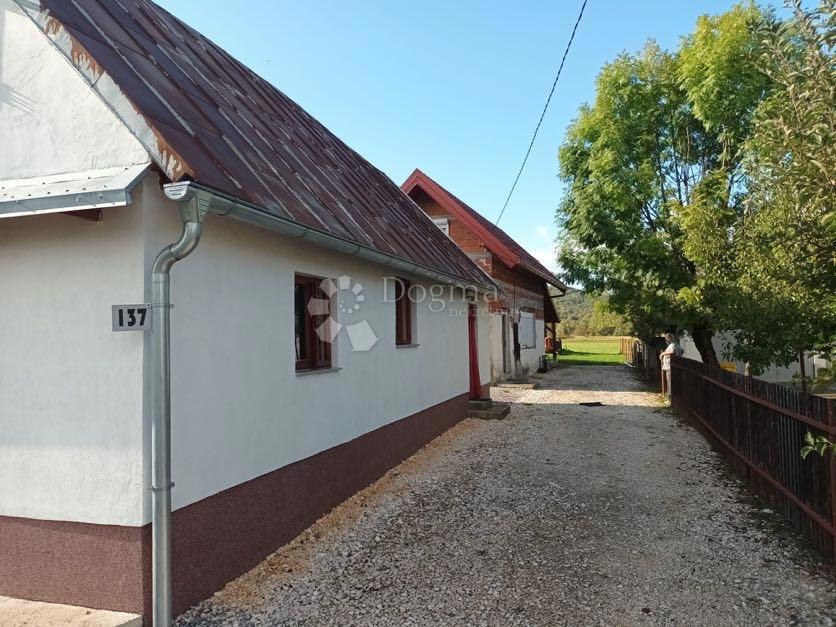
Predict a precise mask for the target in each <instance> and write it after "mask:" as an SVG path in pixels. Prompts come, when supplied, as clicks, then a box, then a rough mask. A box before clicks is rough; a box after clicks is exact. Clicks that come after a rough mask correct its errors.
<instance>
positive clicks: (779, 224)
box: [726, 0, 836, 372]
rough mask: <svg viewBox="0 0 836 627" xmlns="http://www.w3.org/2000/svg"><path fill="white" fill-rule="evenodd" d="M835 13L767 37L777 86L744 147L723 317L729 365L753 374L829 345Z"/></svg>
mask: <svg viewBox="0 0 836 627" xmlns="http://www.w3.org/2000/svg"><path fill="white" fill-rule="evenodd" d="M834 7H836V3H834V0H826V1H825V2H823V3H822V5H821V6H820V7H819V8H818V9H817V10H816V11H814V12H804V11H802V10H801V7H800V4H797V5H796V13H795V14H796V17H795V19H793V20H791V21H789V22H784V23H779V22H776V23H773V24H772V25H771V26H770V28H769V30H768V31H767V32H766V33H765V52H764V55H763V56H762V58H761V65H762V67H763V68H764V71H765V72H766V73H767V74H768V75H769V77H770V79H771V80H772V81H773V83H774V85H775V89H774V90H773V92H772V94H771V95H770V96H769V97H767V98H766V99H764V100H763V102H761V104H760V105H759V107H758V109H757V111H756V112H755V119H754V126H753V129H752V134H751V136H750V138H749V139H748V141H747V143H746V150H747V161H746V163H745V164H744V165H745V168H746V171H747V174H748V177H749V181H750V182H749V194H748V198H747V211H746V214H745V215H744V216H743V219H742V220H741V221H740V226H739V227H738V234H737V236H736V238H735V242H734V245H735V253H736V259H735V261H736V264H735V265H736V268H737V275H738V276H737V277H736V278H737V280H736V284H735V286H734V287H735V298H732V299H730V301H729V302H730V307H729V311H728V312H726V317H727V318H728V320H729V328H731V329H737V330H736V331H735V332H734V335H735V339H736V344H735V346H734V347H733V349H732V350H733V352H734V354H735V356H736V357H738V358H740V359H743V360H745V361H748V362H749V363H750V364H752V367H753V370H754V371H755V372H757V371H759V370H761V369H763V368H764V367H766V366H767V365H768V364H769V363H778V364H782V365H786V364H788V363H790V362H791V361H794V360H795V359H796V358H797V356H798V354H799V351H802V350H810V349H815V348H819V349H826V348H827V347H828V346H832V345H833V343H834V339H836V300H834V294H836V231H834V230H832V229H828V228H825V225H826V224H827V223H828V220H829V219H830V218H829V216H831V215H832V212H833V207H834V202H836V176H834V172H836V59H834V54H833V51H834V44H836V29H834V24H836V9H835V8H834Z"/></svg>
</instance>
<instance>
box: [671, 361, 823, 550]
mask: <svg viewBox="0 0 836 627" xmlns="http://www.w3.org/2000/svg"><path fill="white" fill-rule="evenodd" d="M671 365H672V366H673V368H672V370H671V391H672V395H671V405H672V406H673V408H674V409H676V410H677V411H679V412H680V413H681V414H683V415H684V416H686V417H687V418H689V419H691V421H692V422H693V423H694V424H695V426H697V427H698V428H699V429H700V430H701V431H702V433H704V434H705V435H706V437H708V439H709V440H711V441H713V442H714V443H715V445H717V446H718V448H719V449H720V450H722V451H723V452H724V453H725V455H726V457H728V458H729V460H730V461H731V462H732V465H733V467H734V468H735V469H736V470H737V471H738V472H740V473H741V474H742V475H743V476H744V477H745V478H746V479H748V481H749V485H750V486H751V488H752V489H753V491H754V492H756V493H757V494H759V495H760V496H762V497H763V498H764V499H766V500H767V501H768V502H769V503H770V504H771V505H772V507H773V508H774V509H775V510H776V511H779V512H781V513H782V514H783V515H784V517H785V518H786V519H787V520H788V521H790V522H791V523H792V524H793V525H794V526H795V527H796V528H797V529H798V530H799V531H801V533H802V534H804V536H806V537H807V538H808V539H809V540H810V542H812V544H813V545H814V546H815V547H816V549H817V550H818V551H820V552H821V553H822V554H823V555H824V556H825V557H826V558H827V559H829V560H833V561H834V562H836V458H834V457H833V456H827V457H824V458H823V457H820V456H819V455H817V454H815V453H814V454H812V455H810V456H808V457H807V459H806V460H803V459H801V454H800V451H801V447H802V446H804V436H805V434H806V433H807V432H808V431H809V432H810V433H812V434H813V435H824V436H826V437H828V438H830V439H831V440H834V438H836V402H835V401H834V399H832V398H831V399H828V398H824V397H822V396H816V395H813V394H802V393H801V392H800V391H798V390H793V389H791V388H788V387H786V386H783V385H777V384H775V383H768V382H766V381H761V380H759V379H755V378H754V377H747V376H743V375H740V374H737V373H734V372H727V371H725V370H720V369H713V368H708V367H706V365H705V364H703V363H700V362H698V361H693V360H691V359H684V358H682V357H674V358H673V359H672V360H671Z"/></svg>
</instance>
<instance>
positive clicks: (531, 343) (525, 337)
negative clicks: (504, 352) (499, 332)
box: [519, 309, 537, 348]
mask: <svg viewBox="0 0 836 627" xmlns="http://www.w3.org/2000/svg"><path fill="white" fill-rule="evenodd" d="M535 338H536V334H535V331H534V312H533V311H531V310H530V309H521V310H520V325H519V341H520V348H534V347H535V346H537V343H536V339H535Z"/></svg>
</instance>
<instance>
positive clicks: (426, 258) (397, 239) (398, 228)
mask: <svg viewBox="0 0 836 627" xmlns="http://www.w3.org/2000/svg"><path fill="white" fill-rule="evenodd" d="M18 1H19V5H20V7H21V8H22V9H23V10H24V11H25V12H27V13H28V14H29V15H30V16H31V17H32V18H33V20H34V21H35V23H36V24H37V25H38V26H39V27H40V28H41V29H42V30H43V31H44V33H45V34H46V35H47V36H48V37H49V38H50V39H51V40H52V41H53V42H54V43H55V45H56V47H57V48H58V49H59V50H61V51H62V52H63V53H64V54H65V55H66V56H67V58H68V59H69V60H70V62H71V63H72V64H73V65H74V66H75V67H76V68H77V69H78V70H79V71H80V72H81V74H82V75H83V76H84V77H85V78H86V79H87V81H88V83H90V84H91V86H92V88H93V89H94V90H96V91H97V92H98V94H99V95H100V96H101V97H102V98H103V100H104V101H105V102H106V103H107V104H108V106H109V107H110V108H111V109H112V110H113V111H114V112H115V113H116V114H117V115H118V116H119V117H120V118H121V119H122V121H123V122H125V124H126V125H127V126H128V127H129V128H130V129H131V131H132V132H133V133H134V134H135V135H136V136H137V138H138V139H139V141H140V142H142V144H143V146H144V147H145V148H146V149H147V150H148V151H149V153H150V154H151V155H152V157H153V158H154V159H155V161H156V162H157V164H158V165H159V167H160V169H161V170H162V171H163V173H164V174H165V175H166V176H167V177H168V178H169V179H170V180H171V181H179V180H194V181H196V182H198V183H201V184H202V185H204V186H206V187H209V188H212V189H215V190H217V191H219V192H224V193H226V194H228V195H231V196H234V197H236V198H239V199H241V200H243V201H247V202H249V203H252V204H253V205H255V206H257V207H258V208H259V209H260V210H262V211H264V212H265V213H269V214H274V215H277V216H280V217H282V218H285V219H290V220H293V221H295V222H298V223H300V224H304V225H306V226H309V227H311V228H313V229H316V230H320V231H322V232H325V233H328V234H330V235H335V236H337V237H340V238H344V239H346V240H349V241H351V242H354V243H357V244H361V245H364V246H367V247H370V248H373V249H375V250H378V251H380V252H382V253H385V254H387V255H393V256H396V257H399V258H402V259H405V260H408V261H410V262H412V263H415V264H418V265H420V266H423V267H425V268H429V269H432V270H436V271H439V272H442V273H445V274H447V275H451V276H453V277H456V278H458V279H461V280H463V281H465V282H468V283H473V284H476V285H482V286H488V287H490V286H492V282H491V281H490V279H489V278H488V277H487V276H486V275H485V274H484V272H482V271H481V270H480V269H479V268H478V267H477V266H476V265H475V264H474V263H473V262H472V261H471V260H470V259H469V258H468V257H467V255H465V254H464V253H463V252H462V251H461V250H459V249H458V247H457V246H455V245H454V244H453V243H452V242H450V241H449V239H448V238H447V237H445V236H444V234H443V233H440V232H439V231H438V229H437V228H436V227H435V226H434V225H433V223H432V221H431V220H429V219H428V218H427V217H426V215H424V213H423V212H422V211H421V209H420V208H419V207H418V206H416V205H415V204H414V203H413V202H412V201H411V200H410V199H409V198H408V197H407V196H406V195H405V194H403V193H402V192H401V190H400V189H399V188H398V186H397V185H396V184H395V183H393V182H392V181H391V180H390V179H389V178H388V177H387V176H386V175H384V174H383V173H382V172H381V171H380V170H378V169H377V168H375V167H374V166H372V165H371V164H370V163H369V162H368V161H366V160H365V159H363V157H361V156H360V155H359V154H357V153H356V152H354V151H353V150H352V149H351V148H349V147H348V146H347V145H346V144H344V143H343V142H342V141H340V140H339V139H338V138H337V137H336V136H335V135H334V134H333V133H331V132H330V131H329V130H328V129H326V128H325V127H324V126H323V125H322V124H320V123H319V122H318V121H317V120H315V119H314V118H312V117H311V116H310V115H308V114H307V113H306V112H305V111H304V110H303V109H302V108H301V107H299V106H298V105H297V104H296V103H295V102H293V101H292V100H291V99H290V98H288V97H287V96H286V95H285V94H283V93H282V92H280V91H279V90H278V89H276V88H275V87H273V86H272V85H271V84H270V83H268V82H267V81H265V80H264V79H262V78H261V77H260V76H258V75H256V74H255V73H254V72H252V71H251V70H249V69H248V68H247V67H245V66H244V65H243V64H241V63H240V62H238V61H237V60H235V59H234V58H232V57H231V56H230V55H229V54H227V53H226V52H225V51H224V50H222V49H221V48H219V47H218V46H216V45H215V44H213V43H212V42H211V41H209V40H208V39H207V38H206V37H204V36H203V35H201V34H200V33H198V32H197V31H195V30H194V29H192V28H190V27H189V26H187V25H186V24H184V23H183V22H181V21H180V20H178V19H177V18H175V17H174V16H172V15H171V14H169V13H168V12H166V11H165V10H163V9H162V8H160V7H159V6H157V5H156V4H154V3H153V2H150V0H73V1H72V2H68V1H67V0H40V1H39V5H40V8H38V5H37V3H32V2H28V1H27V2H24V1H22V0H18Z"/></svg>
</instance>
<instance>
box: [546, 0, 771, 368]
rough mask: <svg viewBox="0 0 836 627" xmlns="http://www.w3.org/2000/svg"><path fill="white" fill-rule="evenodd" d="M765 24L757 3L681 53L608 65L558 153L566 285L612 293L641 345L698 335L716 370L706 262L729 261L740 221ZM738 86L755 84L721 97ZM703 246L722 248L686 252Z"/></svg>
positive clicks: (701, 32) (711, 26)
mask: <svg viewBox="0 0 836 627" xmlns="http://www.w3.org/2000/svg"><path fill="white" fill-rule="evenodd" d="M764 19H765V17H764V15H763V14H762V13H761V12H760V10H758V9H757V8H756V7H754V6H753V5H747V6H745V7H743V6H740V7H736V8H735V9H733V10H732V11H731V12H730V13H729V14H728V15H727V16H725V17H723V18H722V19H715V18H703V19H702V20H701V22H700V25H699V27H698V30H697V32H696V33H695V34H694V35H693V36H692V37H690V38H688V39H686V40H685V41H684V42H683V44H682V47H681V49H680V50H679V51H678V52H676V53H669V52H665V51H663V50H661V49H660V48H659V47H658V46H657V45H656V44H655V43H653V42H649V43H648V44H647V45H646V46H645V48H644V50H643V51H641V52H640V53H638V54H635V55H631V54H623V55H621V56H620V57H618V58H617V59H616V60H615V61H613V62H612V63H609V64H607V65H606V66H604V68H603V69H602V71H601V74H600V76H599V77H598V83H597V90H596V98H595V102H594V104H593V105H592V106H584V107H582V108H581V110H580V113H579V116H578V118H577V120H576V121H575V122H574V123H573V124H572V126H571V127H570V129H569V131H568V133H567V137H566V141H565V143H564V144H563V146H562V147H561V149H560V153H559V160H560V174H561V177H562V179H563V180H564V182H565V183H566V185H567V192H566V194H565V196H564V198H563V200H562V202H561V205H560V208H559V210H558V220H559V221H560V222H561V223H562V225H563V226H564V227H565V230H564V233H565V236H564V239H563V241H562V242H561V263H562V264H563V267H564V268H565V269H566V271H567V276H568V278H569V279H570V280H571V281H575V282H580V283H582V284H583V285H584V286H585V287H586V288H587V289H588V290H591V291H594V292H600V293H607V294H608V295H609V297H610V303H611V305H612V306H613V307H614V308H615V309H616V310H617V311H620V312H622V313H624V314H625V315H627V316H628V317H629V319H630V321H631V322H632V323H633V326H634V327H635V328H636V331H637V332H638V333H639V335H641V336H643V337H648V336H651V335H655V334H656V333H657V332H658V331H660V330H662V329H664V328H668V327H671V326H679V327H681V328H684V329H686V330H688V331H691V333H692V335H693V336H694V338H695V340H697V339H698V338H700V337H701V338H702V340H703V341H702V342H698V348H699V349H700V352H701V354H702V356H703V359H704V360H705V361H707V362H710V363H716V361H717V359H716V356H715V355H714V351H713V348H712V347H711V344H710V342H706V341H705V338H706V336H707V337H708V338H710V335H711V330H713V329H715V328H716V324H717V319H716V315H715V312H716V309H717V301H718V298H720V297H721V296H722V289H720V288H718V287H717V286H715V285H714V284H713V282H712V281H711V280H710V277H711V276H712V274H710V273H706V272H704V271H703V269H702V268H701V267H700V265H699V263H698V261H699V259H700V258H701V257H702V258H703V259H708V260H710V262H711V263H713V264H720V263H721V260H722V255H723V254H724V252H725V247H724V246H723V242H724V241H726V239H727V237H728V236H727V231H728V228H729V223H730V222H733V221H734V219H735V218H736V215H737V214H738V213H739V211H740V209H739V206H738V205H739V203H738V202H737V201H736V199H737V197H738V193H737V191H736V190H737V188H738V187H739V177H740V167H739V166H740V157H739V143H740V138H741V136H742V135H744V134H745V133H746V129H747V128H748V125H749V123H750V122H749V121H748V119H741V118H742V117H745V116H749V117H750V116H751V112H752V111H754V109H755V107H756V105H757V101H758V98H760V97H761V96H762V94H763V93H764V91H765V90H766V89H767V85H768V81H766V80H764V77H763V75H762V74H759V73H758V72H757V71H756V70H755V69H753V67H754V60H755V58H756V51H757V50H758V49H759V44H758V38H757V36H756V29H755V28H754V26H752V25H753V24H755V23H760V22H762V21H763V20H764ZM721 44H722V45H721ZM734 68H737V69H738V71H739V70H740V69H741V68H742V69H743V70H745V74H744V75H743V76H740V75H738V76H735V75H734V72H733V69H734ZM741 79H742V80H746V81H749V82H750V83H751V84H748V85H745V86H744V87H743V88H742V89H739V91H738V97H737V98H736V99H734V100H733V101H730V100H728V99H726V98H724V97H723V92H724V90H726V89H728V87H729V86H730V85H734V84H735V82H736V81H739V80H741ZM736 87H739V85H736ZM694 225H698V226H700V227H701V228H703V230H704V231H706V232H705V233H704V234H703V236H702V237H700V238H699V239H698V240H696V241H692V240H690V239H689V238H688V236H687V234H686V229H688V228H689V227H693V226H694ZM717 237H719V240H717V239H716V238H717ZM700 242H716V244H717V245H716V247H715V250H714V251H713V252H712V251H708V250H702V249H699V250H698V252H699V253H700V254H689V252H690V253H693V251H692V250H689V249H693V248H695V247H696V248H698V247H699V243H700ZM718 254H719V255H720V258H719V259H718V257H717V255H718ZM695 260H697V261H695Z"/></svg>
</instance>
